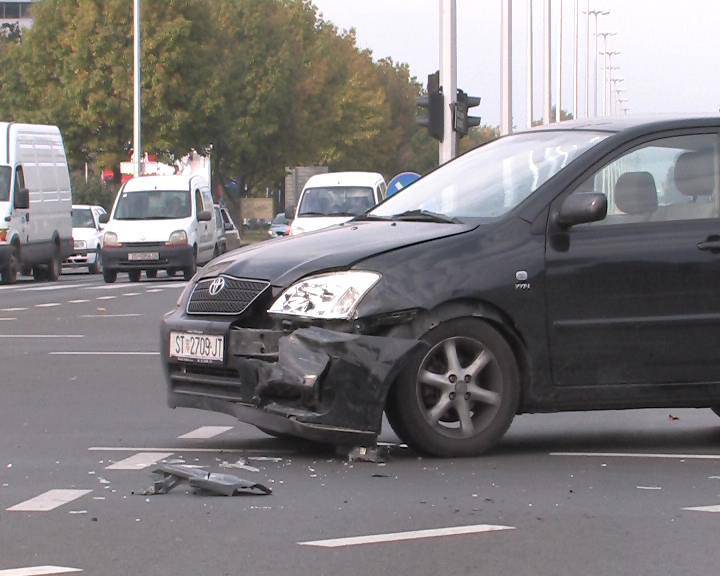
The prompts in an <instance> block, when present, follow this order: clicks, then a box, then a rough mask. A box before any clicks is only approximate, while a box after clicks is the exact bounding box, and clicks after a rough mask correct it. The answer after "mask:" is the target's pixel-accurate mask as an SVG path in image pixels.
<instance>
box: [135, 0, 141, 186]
mask: <svg viewBox="0 0 720 576" xmlns="http://www.w3.org/2000/svg"><path fill="white" fill-rule="evenodd" d="M133 70H134V74H133V152H134V155H135V158H134V159H133V160H134V161H133V173H134V175H135V176H140V174H142V159H143V151H142V141H141V132H140V126H141V122H140V114H141V112H142V109H141V91H140V85H141V77H140V74H141V70H140V0H134V1H133Z"/></svg>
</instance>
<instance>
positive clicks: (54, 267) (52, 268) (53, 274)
mask: <svg viewBox="0 0 720 576" xmlns="http://www.w3.org/2000/svg"><path fill="white" fill-rule="evenodd" d="M60 274H62V260H61V259H60V251H59V250H58V249H57V248H55V254H53V257H52V260H50V262H48V265H47V278H48V280H50V282H57V281H58V280H59V279H60Z"/></svg>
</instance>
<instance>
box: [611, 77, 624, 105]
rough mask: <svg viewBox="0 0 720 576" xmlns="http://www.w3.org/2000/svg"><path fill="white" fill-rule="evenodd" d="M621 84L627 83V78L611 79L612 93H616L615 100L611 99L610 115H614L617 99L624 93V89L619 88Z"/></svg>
mask: <svg viewBox="0 0 720 576" xmlns="http://www.w3.org/2000/svg"><path fill="white" fill-rule="evenodd" d="M621 82H625V78H613V77H611V78H610V84H611V89H610V91H611V92H615V99H613V98H611V99H610V109H609V110H608V113H609V114H613V113H614V112H615V101H616V98H617V97H618V95H619V94H620V92H623V89H622V88H619V87H618V84H620V83H621Z"/></svg>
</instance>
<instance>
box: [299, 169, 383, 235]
mask: <svg viewBox="0 0 720 576" xmlns="http://www.w3.org/2000/svg"><path fill="white" fill-rule="evenodd" d="M386 191H387V186H386V184H385V180H384V179H383V177H382V175H381V174H377V173H376V172H330V173H327V174H316V175H315V176H311V177H310V179H309V180H308V181H307V183H306V184H305V186H304V187H303V189H302V192H301V193H300V199H299V201H298V205H297V207H290V208H289V209H288V210H286V211H285V214H286V216H287V218H288V219H292V221H293V222H292V225H291V226H290V233H291V234H294V235H297V234H303V233H304V232H312V231H314V230H321V229H322V228H328V227H330V226H335V225H336V224H342V223H343V222H347V221H348V220H350V219H352V218H354V217H355V216H359V215H360V214H364V213H365V212H367V211H368V210H370V208H372V207H373V206H375V205H376V204H377V203H378V202H380V201H382V200H383V199H384V198H385V193H386Z"/></svg>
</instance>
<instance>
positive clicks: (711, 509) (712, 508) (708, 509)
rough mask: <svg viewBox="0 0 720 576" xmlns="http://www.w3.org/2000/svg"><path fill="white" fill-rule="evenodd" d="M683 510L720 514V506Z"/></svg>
mask: <svg viewBox="0 0 720 576" xmlns="http://www.w3.org/2000/svg"><path fill="white" fill-rule="evenodd" d="M683 510H690V511H692V512H720V505H719V506H695V507H693V508H683Z"/></svg>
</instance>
